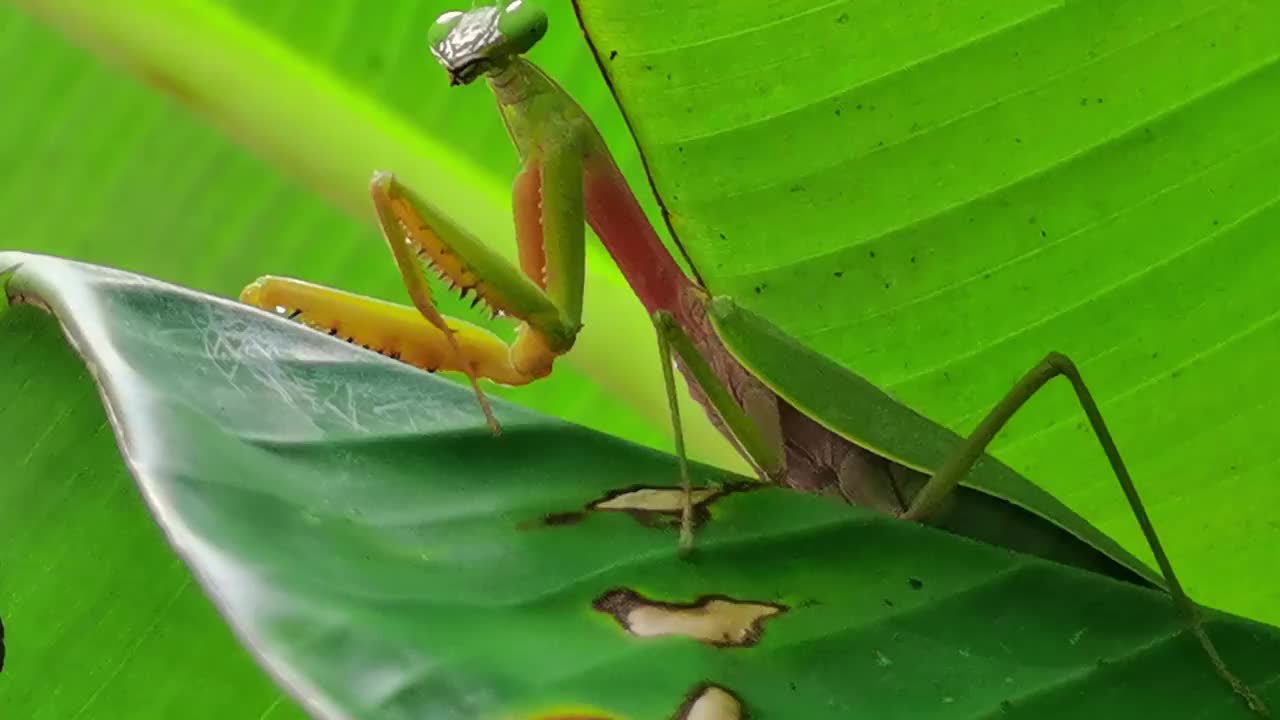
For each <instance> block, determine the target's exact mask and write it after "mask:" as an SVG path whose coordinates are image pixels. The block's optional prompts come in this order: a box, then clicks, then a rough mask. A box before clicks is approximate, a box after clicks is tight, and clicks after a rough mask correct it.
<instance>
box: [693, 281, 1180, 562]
mask: <svg viewBox="0 0 1280 720" xmlns="http://www.w3.org/2000/svg"><path fill="white" fill-rule="evenodd" d="M708 312H709V314H710V317H711V322H712V325H713V326H714V327H715V329H716V332H717V334H719V336H720V339H721V341H722V342H723V343H724V345H725V347H726V348H727V349H728V350H729V352H730V353H732V354H733V356H734V357H735V358H736V359H737V360H738V362H740V363H742V365H743V367H745V368H747V369H748V370H750V371H751V372H752V373H754V374H755V375H756V376H757V377H758V378H760V380H761V382H763V383H764V384H765V385H767V386H769V388H770V389H771V390H773V391H774V392H775V393H777V394H778V396H779V397H781V398H782V399H784V400H786V401H787V402H788V403H790V404H791V405H792V406H794V407H795V408H796V409H797V410H800V411H801V412H803V413H805V414H806V415H808V416H810V417H812V418H813V419H815V420H817V421H818V422H820V423H821V424H822V425H823V426H825V427H826V428H827V429H829V430H831V431H832V432H835V433H836V434H838V435H840V436H841V437H843V438H845V439H846V440H849V441H850V442H852V443H855V444H857V445H859V446H861V447H864V448H866V449H868V450H871V451H872V452H875V453H876V454H878V455H881V456H883V457H886V458H888V459H890V460H893V461H894V462H897V463H900V464H902V465H905V466H907V467H910V468H912V469H914V470H918V471H920V472H923V473H926V474H930V475H932V474H933V472H934V471H935V470H936V469H938V468H939V467H941V465H942V463H943V462H945V461H946V460H947V458H949V457H950V456H951V455H953V454H954V453H955V452H956V451H957V449H958V447H959V446H960V444H961V443H962V442H963V438H961V437H960V436H959V435H957V434H955V433H954V432H952V431H950V430H948V429H947V428H945V427H942V426H941V425H939V424H937V423H936V422H934V421H932V420H930V419H928V418H926V417H924V416H923V415H920V414H919V413H917V412H915V411H914V410H912V409H911V408H909V407H907V406H905V405H903V404H902V403H900V402H898V401H897V400H895V399H894V398H892V397H890V396H889V395H888V394H887V393H885V392H884V391H883V390H881V389H880V388H878V387H876V386H875V385H873V384H871V383H870V382H868V381H867V380H865V379H864V378H862V377H860V376H858V375H855V374H853V373H852V372H849V371H848V370H846V369H845V368H843V367H841V366H840V365H837V364H836V363H835V362H833V361H832V360H830V359H829V358H827V357H826V356H824V355H821V354H819V353H817V352H814V351H813V350H810V349H809V348H807V347H805V346H804V345H802V344H800V343H798V342H796V341H795V340H794V339H793V338H791V337H790V336H788V335H786V334H785V333H783V332H782V331H781V330H780V329H779V328H778V327H776V326H775V325H773V324H772V323H770V322H769V321H768V320H765V319H764V318H763V317H761V316H759V315H757V314H755V313H753V312H751V311H750V310H747V309H745V308H743V307H741V306H740V305H738V304H737V303H735V302H734V301H733V300H732V299H730V298H728V297H723V296H722V297H716V298H714V299H712V301H711V303H710V306H709V308H708ZM962 484H963V485H964V486H965V487H969V488H972V489H974V490H977V491H979V492H981V493H983V494H986V495H989V496H992V497H995V498H998V499H1000V500H1003V501H1005V502H1007V503H1009V504H1011V505H1013V506H1015V507H1018V508H1021V509H1023V510H1026V511H1028V512H1029V513H1031V514H1032V515H1034V516H1037V517H1038V518H1041V519H1043V520H1044V521H1046V522H1048V523H1050V524H1051V525H1053V526H1056V527H1057V528H1060V529H1062V530H1065V531H1066V532H1067V533H1068V534H1070V535H1071V536H1073V537H1074V538H1076V539H1078V540H1079V541H1081V542H1083V543H1085V544H1086V545H1088V546H1090V547H1092V548H1094V549H1096V550H1098V551H1100V552H1101V553H1103V554H1104V555H1106V556H1107V557H1108V558H1110V559H1111V560H1114V561H1115V562H1117V563H1119V564H1120V565H1122V566H1124V567H1125V568H1128V569H1129V570H1132V571H1133V572H1134V573H1136V574H1137V575H1139V576H1141V577H1142V578H1143V579H1145V580H1147V581H1149V582H1151V583H1152V584H1154V585H1156V586H1157V587H1164V586H1165V583H1164V581H1163V580H1162V579H1161V577H1160V575H1159V574H1158V573H1155V572H1154V571H1153V570H1152V569H1151V568H1149V567H1148V566H1147V565H1146V564H1145V563H1143V562H1142V561H1140V560H1138V559H1137V558H1136V557H1135V556H1133V555H1132V554H1130V553H1129V552H1128V551H1127V550H1125V549H1124V548H1123V547H1121V546H1120V544H1119V543H1117V542H1116V541H1115V540H1113V539H1111V538H1110V537H1108V536H1107V535H1106V534H1104V533H1103V532H1102V531H1101V530H1098V529H1097V528H1096V527H1094V526H1093V525H1091V524H1090V523H1089V522H1088V521H1087V520H1085V519H1084V518H1082V517H1080V516H1079V515H1077V514H1076V513H1075V512H1073V511H1072V510H1071V509H1070V508H1068V507H1067V506H1066V505H1063V504H1062V503H1061V502H1059V501H1058V500H1057V499H1056V498H1054V497H1053V496H1052V495H1050V494H1049V493H1047V492H1045V491H1044V490H1042V489H1040V488H1039V487H1038V486H1036V485H1035V483H1033V482H1031V481H1030V480H1028V479H1026V478H1025V477H1023V476H1022V475H1020V474H1019V473H1018V472H1017V471H1015V470H1014V469H1013V468H1011V467H1009V466H1008V465H1005V464H1004V463H1002V462H1000V461H999V460H997V459H996V458H994V457H991V456H990V455H984V456H983V457H982V459H981V460H979V461H978V463H977V464H976V465H975V466H974V467H973V470H972V471H971V472H970V473H969V475H968V477H966V479H965V480H964V482H963V483H962ZM964 514H965V511H964V508H959V509H958V512H956V513H954V515H955V516H956V518H957V522H958V523H960V524H963V522H964V519H965V518H964ZM950 529H952V530H956V531H958V532H961V533H962V534H970V533H967V532H965V531H964V530H963V529H962V528H960V527H957V526H956V525H952V526H951V527H950ZM973 535H974V536H975V537H980V536H981V535H982V533H976V532H975V533H973Z"/></svg>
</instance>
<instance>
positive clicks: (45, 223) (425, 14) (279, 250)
mask: <svg viewBox="0 0 1280 720" xmlns="http://www.w3.org/2000/svg"><path fill="white" fill-rule="evenodd" d="M16 5H17V6H19V7H21V8H23V9H24V10H26V11H28V12H30V13H31V14H32V15H33V16H34V19H33V18H32V17H28V16H27V15H25V14H23V13H22V12H20V11H18V10H16V9H14V8H13V7H11V6H10V5H9V4H6V5H4V6H3V7H0V28H2V29H3V32H2V33H0V35H2V36H3V42H0V68H3V69H0V77H2V78H3V80H4V88H5V101H6V106H7V107H10V108H14V109H21V112H7V113H4V114H3V117H0V157H3V158H4V160H5V163H6V172H7V173H8V176H9V177H10V182H7V183H5V184H4V186H3V187H0V216H3V217H4V218H5V221H6V229H7V230H8V231H9V233H10V234H9V237H10V238H14V240H13V242H15V243H18V244H20V245H21V246H22V247H25V248H27V249H31V250H38V251H43V252H52V253H61V254H68V255H75V256H77V257H82V258H84V259H87V260H94V261H100V262H109V263H111V264H113V265H116V266H120V267H125V268H129V269H132V270H137V271H140V272H146V273H149V274H152V275H156V276H160V277H166V278H169V279H172V280H174V281H178V282H183V283H186V284H188V285H192V286H195V287H199V288H201V289H205V290H209V291H213V292H218V293H221V294H226V295H233V294H234V293H236V292H238V290H239V289H240V288H241V287H242V286H243V285H245V284H246V283H248V282H249V281H251V280H253V279H254V278H256V277H257V276H258V275H261V274H265V273H273V274H284V275H294V276H298V277H303V278H306V279H308V280H312V281H315V282H321V283H325V284H330V285H336V286H339V287H342V288H344V289H348V290H352V291H356V292H364V293H370V294H374V295H377V296H381V297H385V298H388V299H393V300H397V301H401V302H403V301H404V300H405V296H404V291H403V289H402V288H401V287H400V286H399V283H398V281H397V278H398V275H397V273H396V271H395V268H394V266H393V265H392V263H391V260H390V255H389V253H388V252H387V251H386V248H385V247H384V246H383V243H382V241H381V239H380V238H379V237H378V233H377V231H376V229H375V227H374V225H373V222H372V213H371V211H370V208H369V202H368V199H367V193H366V189H365V186H366V183H367V182H368V179H369V177H370V175H371V174H372V171H373V170H374V169H377V168H383V169H390V170H394V171H395V172H396V173H397V174H398V175H399V176H400V177H401V178H402V179H404V180H405V181H407V182H409V183H411V184H412V185H414V186H415V187H417V188H419V189H420V190H421V191H422V192H423V194H425V195H426V196H427V197H429V198H431V199H432V200H433V201H434V202H436V203H438V204H440V205H442V206H444V207H446V208H448V210H449V211H450V212H451V213H453V215H454V216H455V218H456V219H457V220H458V221H459V222H460V223H462V225H463V226H464V227H467V228H468V229H470V230H472V231H473V232H475V233H477V234H478V235H479V236H480V237H483V238H485V239H487V240H491V241H492V242H493V244H494V245H495V246H496V247H498V248H500V249H504V250H506V251H508V252H511V251H512V250H513V248H514V243H513V241H512V221H511V211H510V207H511V200H510V182H511V181H510V178H511V176H512V175H513V173H514V171H515V162H516V156H515V152H514V150H513V149H512V148H511V143H510V141H509V140H508V139H507V136H506V132H505V130H504V129H503V128H502V125H501V122H500V120H499V118H498V114H497V112H496V111H495V109H494V107H493V99H492V96H491V94H490V93H489V92H487V91H486V90H485V89H484V88H481V87H476V88H465V89H453V90H451V89H450V88H449V87H448V83H447V81H446V78H445V75H444V73H443V71H442V70H441V69H440V68H439V67H437V66H435V64H434V63H433V61H432V60H431V58H430V55H429V53H428V51H427V49H426V46H425V33H426V28H427V27H428V26H429V25H430V23H431V22H432V21H433V20H434V18H435V16H436V15H437V14H438V13H439V12H440V11H441V10H442V9H444V8H443V7H442V6H438V5H432V4H424V3H421V2H417V0H398V1H395V2H381V3H379V4H378V5H377V6H376V8H373V7H370V6H369V5H368V3H364V2H360V1H359V0H341V1H338V2H329V3H326V4H325V5H324V7H323V10H318V9H317V8H316V7H315V6H313V5H312V4H310V3H279V2H274V3H258V2H244V1H234V0H226V1H225V2H224V1H219V0H138V1H131V2H126V3H114V2H113V3H85V2H80V1H79V0H21V1H20V2H18V3H16ZM552 10H553V12H552V16H553V17H552V22H553V24H554V27H555V30H554V31H553V32H552V33H551V35H550V37H549V38H548V39H547V41H546V42H545V43H543V44H542V45H541V46H540V47H539V48H538V53H537V59H538V61H539V62H542V63H544V64H545V65H546V66H547V67H548V68H550V69H551V70H552V71H553V72H555V73H556V75H557V77H559V78H561V79H562V80H563V81H564V82H565V84H566V85H567V86H568V87H570V88H571V89H572V90H573V92H574V94H575V95H576V96H578V97H579V98H580V99H581V100H582V102H583V103H584V104H585V105H586V106H587V107H589V108H590V109H591V111H592V114H593V115H594V116H595V117H596V118H598V121H599V122H600V123H601V125H602V127H603V128H604V129H605V131H606V132H608V133H609V134H610V135H612V136H614V137H615V138H619V139H621V140H622V142H615V146H616V147H617V148H618V150H619V152H620V155H621V158H622V160H621V162H622V164H623V166H624V168H628V169H633V168H635V167H636V156H635V153H634V150H632V149H631V148H632V146H631V144H630V142H629V136H628V135H627V133H626V132H625V129H624V128H623V127H622V122H621V119H620V117H619V116H618V113H617V111H616V109H615V108H614V107H613V103H612V100H611V98H610V97H609V94H608V92H607V90H606V89H605V88H604V85H603V83H602V81H601V79H600V77H599V74H598V72H597V70H596V69H595V67H594V63H593V62H592V60H591V57H590V55H589V54H588V53H587V51H586V48H585V46H584V44H583V43H582V41H581V39H580V36H579V33H578V32H577V31H576V30H575V23H574V20H573V15H572V12H571V10H570V8H569V5H568V3H567V2H558V3H555V7H553V8H552ZM37 20H44V21H47V22H48V23H50V24H52V25H53V26H55V27H56V28H57V29H59V30H61V31H63V32H65V33H66V34H67V35H69V36H71V37H72V38H73V39H74V40H76V41H77V42H79V43H81V44H83V45H86V46H88V47H89V48H92V49H93V50H95V51H97V52H98V53H100V54H102V55H104V56H106V57H107V58H109V59H111V60H113V61H115V62H116V63H117V64H119V65H123V66H124V67H125V68H126V69H128V70H130V71H132V72H133V73H134V74H135V75H136V76H138V77H139V78H140V79H141V80H142V81H144V82H145V83H146V86H143V85H139V84H138V83H136V82H134V81H132V80H130V79H128V78H127V77H125V76H123V75H121V74H118V73H117V72H116V71H114V70H112V69H109V68H105V67H103V66H101V65H99V64H98V63H96V62H95V61H94V60H93V59H92V58H91V57H89V56H87V55H85V54H84V53H83V52H81V51H78V50H76V49H75V48H73V47H71V46H69V45H68V44H67V43H66V42H65V41H64V40H62V39H61V38H60V37H58V36H57V35H55V34H54V33H53V32H51V31H50V30H49V29H47V28H45V27H43V26H42V25H41V24H40V23H39V22H37ZM175 100H176V101H177V103H181V104H184V105H186V106H187V107H186V108H184V107H182V106H181V105H179V104H177V103H175ZM188 110H194V111H195V112H196V113H199V117H198V118H197V117H194V116H192V115H190V114H188ZM202 120H203V121H208V122H211V123H213V124H214V125H216V126H217V128H218V129H220V130H222V131H223V132H225V133H226V134H228V135H230V137H231V139H232V140H234V141H238V142H239V143H241V144H242V145H243V147H244V148H247V149H248V150H252V151H253V152H254V153H256V156H255V155H251V154H249V152H248V151H247V150H246V149H242V148H241V147H240V146H237V145H236V144H233V142H230V141H228V140H227V139H225V138H224V137H222V136H221V135H219V134H218V133H216V132H214V131H212V130H211V129H209V128H207V127H206V126H205V125H204V123H203V122H202ZM627 151H629V152H630V154H629V155H628V154H626V153H627ZM260 158H261V159H260ZM632 174H633V175H634V174H635V173H634V172H633V173H632ZM312 193H318V194H319V197H317V196H315V195H313V194H312ZM587 296H588V303H587V309H586V319H585V322H586V325H587V327H588V328H589V329H588V330H587V331H586V332H584V333H583V334H582V336H581V338H580V342H579V344H578V346H577V347H576V349H575V351H574V352H573V353H572V354H571V355H570V356H569V357H568V358H566V361H565V362H561V363H560V364H559V367H558V369H557V373H556V374H555V375H553V377H552V378H550V379H549V380H547V381H545V382H542V383H536V384H534V385H533V386H530V387H528V388H522V389H519V390H516V391H503V390H500V389H499V390H496V391H497V392H499V393H509V394H511V395H512V396H514V397H518V398H519V399H520V401H521V402H524V403H528V404H532V405H534V406H537V407H539V408H541V409H543V410H545V411H548V412H554V413H557V414H560V415H562V416H565V417H570V418H573V419H576V420H578V421H581V422H584V423H586V424H588V425H591V426H593V427H597V428H601V429H605V430H608V431H610V432H614V433H618V434H621V435H624V436H627V437H631V438H633V439H637V440H640V441H642V442H646V443H649V444H652V445H656V446H659V447H667V446H669V443H670V441H669V439H667V438H668V435H669V432H668V427H669V422H668V420H667V406H666V402H665V400H663V397H662V394H661V393H660V392H658V389H659V388H661V372H660V367H659V365H658V362H657V359H656V358H657V353H656V349H655V348H654V344H653V339H652V338H653V333H652V329H651V326H650V324H649V321H648V318H647V317H645V315H644V313H643V310H642V308H641V307H640V305H639V303H638V302H637V301H636V299H635V298H634V297H632V296H631V293H630V290H629V289H628V288H627V286H626V284H625V283H624V282H623V281H622V280H621V278H620V277H618V275H617V272H616V270H614V269H613V267H612V265H611V264H610V263H609V261H608V258H607V257H605V256H603V253H600V252H593V256H592V259H591V272H590V274H589V278H588V289H587ZM445 310H446V312H450V313H452V314H455V315H460V316H463V317H468V318H470V319H472V320H475V321H477V322H481V323H486V322H487V318H484V317H480V316H478V314H476V313H471V312H468V309H467V308H466V307H465V304H464V303H461V302H459V301H457V300H456V299H453V298H449V299H448V300H447V301H446V307H445ZM495 329H496V330H498V331H499V332H501V333H503V334H507V335H509V334H510V329H511V328H510V323H509V322H506V321H501V322H499V323H498V327H497V328H495ZM575 370H576V371H575ZM686 415H687V416H688V417H689V419H690V422H692V423H693V425H692V428H693V429H692V434H693V443H692V445H693V447H694V448H695V454H697V455H699V456H701V457H704V458H709V459H712V460H716V461H718V462H721V463H728V464H730V466H734V465H733V464H734V463H736V462H738V461H737V459H736V456H735V455H734V454H733V452H732V450H731V449H730V448H729V447H728V446H727V444H726V443H724V442H723V440H722V439H721V438H720V437H719V435H718V434H717V433H716V432H715V431H714V430H713V429H712V428H711V427H710V425H709V423H707V422H705V421H704V420H703V419H702V418H700V417H699V415H698V414H697V413H695V412H693V411H692V410H691V411H690V412H687V413H686Z"/></svg>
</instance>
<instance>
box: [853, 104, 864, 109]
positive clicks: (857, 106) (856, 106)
mask: <svg viewBox="0 0 1280 720" xmlns="http://www.w3.org/2000/svg"><path fill="white" fill-rule="evenodd" d="M853 107H854V109H855V110H861V109H862V103H858V104H857V105H854V106H853Z"/></svg>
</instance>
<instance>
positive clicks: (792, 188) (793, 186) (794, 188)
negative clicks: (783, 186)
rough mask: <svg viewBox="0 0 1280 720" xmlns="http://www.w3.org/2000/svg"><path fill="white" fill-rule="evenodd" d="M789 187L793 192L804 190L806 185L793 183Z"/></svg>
mask: <svg viewBox="0 0 1280 720" xmlns="http://www.w3.org/2000/svg"><path fill="white" fill-rule="evenodd" d="M789 189H790V190H791V192H793V193H798V192H804V186H803V185H792V186H791V187H790V188H789Z"/></svg>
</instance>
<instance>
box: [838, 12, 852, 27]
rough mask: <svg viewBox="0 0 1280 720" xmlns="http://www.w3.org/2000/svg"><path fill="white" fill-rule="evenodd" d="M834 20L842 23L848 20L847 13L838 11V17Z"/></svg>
mask: <svg viewBox="0 0 1280 720" xmlns="http://www.w3.org/2000/svg"><path fill="white" fill-rule="evenodd" d="M836 22H838V23H840V24H841V25H844V24H845V23H847V22H849V13H840V17H838V18H836Z"/></svg>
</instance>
